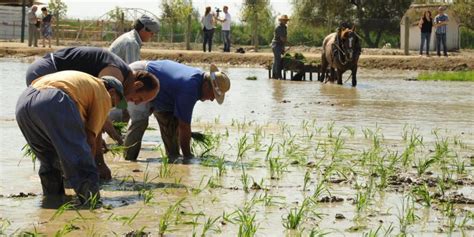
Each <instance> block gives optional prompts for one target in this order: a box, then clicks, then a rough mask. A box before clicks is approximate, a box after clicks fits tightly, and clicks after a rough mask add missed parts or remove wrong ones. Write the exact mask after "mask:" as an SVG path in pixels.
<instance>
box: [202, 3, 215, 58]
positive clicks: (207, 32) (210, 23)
mask: <svg viewBox="0 0 474 237" xmlns="http://www.w3.org/2000/svg"><path fill="white" fill-rule="evenodd" d="M201 24H202V32H203V41H202V50H203V51H204V52H206V44H207V45H208V51H209V52H211V50H212V38H213V37H214V28H215V27H214V25H215V17H214V13H212V12H211V7H206V11H205V12H204V16H203V17H202V19H201Z"/></svg>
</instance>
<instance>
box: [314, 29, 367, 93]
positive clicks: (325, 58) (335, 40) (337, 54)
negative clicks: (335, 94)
mask: <svg viewBox="0 0 474 237" xmlns="http://www.w3.org/2000/svg"><path fill="white" fill-rule="evenodd" d="M361 51H362V50H361V47H360V41H359V37H357V34H356V33H355V31H354V27H352V29H351V28H342V29H340V30H338V32H335V33H331V34H330V35H328V36H326V38H324V41H323V52H322V53H321V57H322V59H321V69H322V70H323V71H322V72H323V73H322V77H321V78H320V79H319V80H320V81H321V82H322V81H324V78H325V76H326V72H327V68H328V67H330V72H331V76H330V77H329V78H328V79H329V81H331V82H333V81H334V79H336V80H337V84H341V85H342V74H343V73H344V72H345V71H347V70H351V71H352V86H356V85H357V63H358V61H359V56H360V53H361Z"/></svg>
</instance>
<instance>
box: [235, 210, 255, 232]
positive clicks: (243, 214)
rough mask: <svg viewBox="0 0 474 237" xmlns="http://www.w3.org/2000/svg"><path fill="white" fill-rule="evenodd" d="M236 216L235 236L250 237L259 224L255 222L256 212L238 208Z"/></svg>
mask: <svg viewBox="0 0 474 237" xmlns="http://www.w3.org/2000/svg"><path fill="white" fill-rule="evenodd" d="M235 213H236V215H237V217H236V218H235V222H236V223H238V224H239V232H238V234H237V236H239V237H252V236H255V234H256V233H257V231H258V227H259V224H258V223H256V220H255V216H256V213H254V212H252V213H251V212H250V211H249V210H245V208H244V209H240V208H239V209H238V210H237V211H236V212H235Z"/></svg>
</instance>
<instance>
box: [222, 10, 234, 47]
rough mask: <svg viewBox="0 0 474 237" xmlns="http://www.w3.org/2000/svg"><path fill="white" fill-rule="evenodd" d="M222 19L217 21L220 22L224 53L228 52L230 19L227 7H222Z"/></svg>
mask: <svg viewBox="0 0 474 237" xmlns="http://www.w3.org/2000/svg"><path fill="white" fill-rule="evenodd" d="M223 9H224V14H225V17H224V19H222V20H221V19H219V21H220V22H222V38H223V40H224V52H230V23H231V17H230V14H229V12H228V10H229V7H227V6H224V8H223Z"/></svg>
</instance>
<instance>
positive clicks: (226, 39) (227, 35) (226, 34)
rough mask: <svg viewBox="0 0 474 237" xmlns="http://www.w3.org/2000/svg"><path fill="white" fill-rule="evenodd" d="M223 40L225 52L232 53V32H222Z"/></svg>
mask: <svg viewBox="0 0 474 237" xmlns="http://www.w3.org/2000/svg"><path fill="white" fill-rule="evenodd" d="M222 39H223V40H224V52H230V30H223V31H222Z"/></svg>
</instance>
